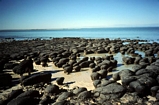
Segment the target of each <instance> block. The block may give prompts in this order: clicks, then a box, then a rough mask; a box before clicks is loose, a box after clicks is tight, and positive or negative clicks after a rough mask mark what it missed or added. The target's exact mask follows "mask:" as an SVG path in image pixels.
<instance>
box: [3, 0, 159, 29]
mask: <svg viewBox="0 0 159 105" xmlns="http://www.w3.org/2000/svg"><path fill="white" fill-rule="evenodd" d="M126 26H130V27H131V26H133V27H135V26H159V0H0V30H1V29H54V28H92V27H126Z"/></svg>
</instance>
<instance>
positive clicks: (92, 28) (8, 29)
mask: <svg viewBox="0 0 159 105" xmlns="http://www.w3.org/2000/svg"><path fill="white" fill-rule="evenodd" d="M150 27H151V28H153V27H154V28H155V27H159V26H115V27H114V26H110V27H83V28H39V29H38V28H32V29H31V28H30V29H0V31H23V30H28V31H29V30H71V29H93V28H94V29H95V28H150Z"/></svg>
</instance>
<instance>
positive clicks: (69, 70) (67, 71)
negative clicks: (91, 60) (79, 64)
mask: <svg viewBox="0 0 159 105" xmlns="http://www.w3.org/2000/svg"><path fill="white" fill-rule="evenodd" d="M63 69H64V73H67V74H70V73H72V70H73V67H72V66H66V67H64V68H63Z"/></svg>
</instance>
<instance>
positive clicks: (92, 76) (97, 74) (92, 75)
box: [91, 72, 101, 81]
mask: <svg viewBox="0 0 159 105" xmlns="http://www.w3.org/2000/svg"><path fill="white" fill-rule="evenodd" d="M100 78H101V75H100V74H99V73H96V72H93V73H92V74H91V79H92V80H93V81H94V80H98V79H100Z"/></svg>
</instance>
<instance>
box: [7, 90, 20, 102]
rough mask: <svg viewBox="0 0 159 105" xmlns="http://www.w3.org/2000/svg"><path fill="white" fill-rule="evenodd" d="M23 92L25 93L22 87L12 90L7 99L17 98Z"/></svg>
mask: <svg viewBox="0 0 159 105" xmlns="http://www.w3.org/2000/svg"><path fill="white" fill-rule="evenodd" d="M21 93H23V90H22V89H17V90H12V92H11V93H9V94H8V96H7V101H11V100H12V99H14V98H16V97H17V96H18V95H20V94H21Z"/></svg>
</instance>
